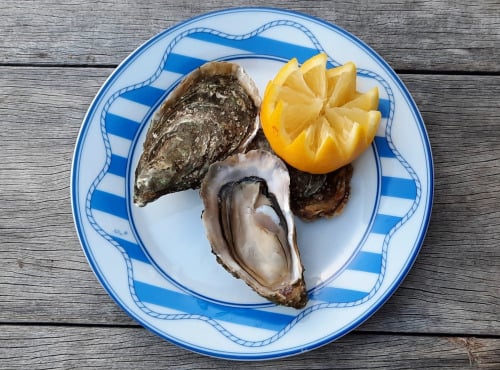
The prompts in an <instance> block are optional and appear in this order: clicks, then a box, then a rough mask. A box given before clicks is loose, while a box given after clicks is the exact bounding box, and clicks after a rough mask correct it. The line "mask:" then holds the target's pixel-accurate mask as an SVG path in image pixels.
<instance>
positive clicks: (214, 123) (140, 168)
mask: <svg viewBox="0 0 500 370" xmlns="http://www.w3.org/2000/svg"><path fill="white" fill-rule="evenodd" d="M259 108H260V96H259V93H258V89H257V87H256V86H255V83H254V82H253V81H252V79H251V78H250V77H249V76H248V75H247V73H246V72H245V71H244V70H243V68H242V67H241V66H239V65H237V64H234V63H229V62H209V63H206V64H204V65H203V66H201V67H199V68H198V69H196V70H194V71H193V72H191V73H190V74H189V75H188V76H187V77H186V78H185V79H184V80H183V81H182V82H181V83H180V84H179V86H177V87H176V88H175V89H174V91H172V93H171V94H170V95H169V96H168V97H167V99H166V100H165V102H163V104H162V105H161V106H160V107H159V108H158V110H157V111H156V112H155V114H154V117H153V119H152V122H151V125H150V127H149V129H148V132H147V134H146V139H145V142H144V145H143V152H142V155H141V157H140V159H139V163H138V165H137V168H136V171H135V184H134V203H135V204H136V205H138V206H144V205H145V204H146V203H148V202H151V201H153V200H155V199H157V198H158V197H160V196H162V195H165V194H169V193H173V192H177V191H182V190H186V189H191V188H197V187H199V185H200V182H201V180H202V178H203V176H204V175H205V173H206V172H207V170H208V167H209V166H210V164H212V163H213V162H216V161H218V160H222V159H224V158H226V157H227V156H229V155H231V154H233V153H236V152H240V151H243V150H244V149H245V147H246V146H247V144H248V143H249V142H250V141H251V140H252V138H253V137H254V135H255V133H256V132H257V129H258V125H259V123H258V112H259Z"/></svg>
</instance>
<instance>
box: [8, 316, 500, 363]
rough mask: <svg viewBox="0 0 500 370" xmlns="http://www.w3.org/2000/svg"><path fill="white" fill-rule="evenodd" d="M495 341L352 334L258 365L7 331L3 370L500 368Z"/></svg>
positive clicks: (127, 340)
mask: <svg viewBox="0 0 500 370" xmlns="http://www.w3.org/2000/svg"><path fill="white" fill-rule="evenodd" d="M499 348H500V339H498V338H475V337H442V336H430V337H427V336H404V335H392V336H387V335H375V334H362V333H352V334H348V335H347V336H345V337H343V338H341V339H340V340H338V341H336V342H333V343H330V344H327V345H325V346H323V347H322V348H319V349H316V350H313V351H310V352H306V353H303V354H300V355H298V356H294V357H290V358H285V359H280V360H274V361H262V362H252V363H251V362H246V363H241V362H234V361H228V360H221V359H215V358H208V357H205V356H201V355H199V354H195V353H192V352H190V351H188V350H184V349H179V348H178V347H176V346H174V345H173V344H171V343H169V342H167V341H164V340H162V339H161V338H159V337H157V336H155V335H154V334H152V333H149V332H148V331H146V330H144V329H142V328H113V327H60V326H29V327H27V326H16V325H12V326H10V325H9V326H5V327H3V328H2V330H1V331H0V359H2V365H1V366H2V368H5V369H12V370H15V369H23V370H24V369H27V368H29V369H73V368H75V369H161V368H177V369H194V368H195V369H222V368H224V369H241V368H243V369H323V368H330V369H331V368H335V369H373V368H380V369H412V370H413V369H430V368H437V369H466V368H471V367H473V368H483V369H487V368H489V369H498V367H499V366H500V352H499V351H498V349H499Z"/></svg>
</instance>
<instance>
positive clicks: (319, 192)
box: [247, 130, 353, 221]
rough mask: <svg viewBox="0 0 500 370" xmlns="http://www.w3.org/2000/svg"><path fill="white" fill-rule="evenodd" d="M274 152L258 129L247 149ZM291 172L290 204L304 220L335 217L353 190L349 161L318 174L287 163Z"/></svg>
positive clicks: (293, 210)
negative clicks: (336, 168) (328, 171)
mask: <svg viewBox="0 0 500 370" xmlns="http://www.w3.org/2000/svg"><path fill="white" fill-rule="evenodd" d="M252 149H263V150H267V151H270V152H272V149H271V146H270V145H269V142H268V141H267V139H266V136H265V135H264V132H263V131H262V130H259V131H258V133H257V135H256V136H255V138H254V140H253V141H252V142H251V143H250V144H249V145H248V147H247V150H252ZM287 168H288V172H289V174H290V207H291V209H292V212H293V213H294V214H295V215H296V216H298V217H300V218H301V219H302V220H304V221H314V220H316V219H318V218H321V217H333V216H337V215H339V214H340V213H342V211H343V209H344V206H345V205H346V203H347V201H348V200H349V196H350V192H351V185H350V183H351V177H352V172H353V167H352V165H351V164H347V165H345V166H344V167H341V168H339V169H338V170H335V171H333V172H330V173H327V174H324V175H315V174H311V173H307V172H303V171H300V170H298V169H296V168H294V167H292V166H289V165H287Z"/></svg>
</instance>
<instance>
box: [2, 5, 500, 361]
mask: <svg viewBox="0 0 500 370" xmlns="http://www.w3.org/2000/svg"><path fill="white" fill-rule="evenodd" d="M468 4H469V2H468V1H458V2H450V1H444V0H434V1H419V2H415V3H413V2H401V1H395V0H386V1H383V2H380V3H379V2H369V1H363V2H361V3H360V2H358V1H352V0H344V1H340V2H331V1H314V2H313V1H302V0H288V1H275V0H268V1H256V2H254V5H261V6H275V7H285V8H288V9H291V10H295V11H299V12H305V13H308V14H310V15H314V16H318V17H321V18H323V19H325V20H326V21H329V22H332V23H335V24H337V25H338V26H341V27H343V28H345V29H346V30H347V31H349V32H351V33H353V34H354V35H356V36H358V37H360V38H361V39H362V40H364V41H365V42H367V43H368V44H369V45H370V46H372V47H373V48H374V49H375V50H376V51H377V52H378V53H379V54H380V55H381V56H382V57H383V58H384V59H385V60H387V61H388V62H389V64H391V66H392V67H393V68H394V69H395V70H396V72H397V73H398V74H399V76H400V77H401V79H402V80H403V81H404V83H405V84H406V85H407V87H408V89H409V91H410V92H411V94H412V95H413V97H414V99H415V101H416V103H417V105H418V107H419V109H420V110H421V113H422V116H423V118H424V121H425V124H426V128H427V130H428V133H429V137H430V141H431V145H432V150H433V156H434V163H435V200H434V208H433V215H432V219H431V223H430V227H429V231H428V234H427V237H426V239H425V242H424V245H423V247H422V250H421V252H420V254H419V256H418V258H417V261H416V263H415V265H414V267H413V268H412V270H411V271H410V273H409V275H408V276H407V278H406V279H405V281H404V282H403V284H402V285H401V287H400V288H399V289H398V290H397V291H396V293H395V294H394V295H393V296H392V298H390V300H389V301H388V302H387V303H386V304H385V305H384V306H383V307H382V308H381V309H380V310H379V311H378V312H377V313H376V314H375V315H374V316H373V317H371V318H370V319H369V320H368V321H366V322H365V323H364V324H363V325H361V326H360V327H359V328H357V329H356V330H355V331H353V332H351V333H350V334H348V335H346V336H345V337H343V338H341V339H340V340H338V341H336V342H333V343H330V344H328V345H325V346H324V347H322V348H319V349H316V350H314V351H311V352H308V353H305V354H302V355H298V356H294V357H291V358H286V359H281V360H278V361H264V362H254V363H244V364H241V363H236V362H231V361H226V360H218V359H213V358H208V357H204V356H201V355H198V354H195V353H191V352H189V351H187V350H184V349H180V348H178V347H176V346H175V345H173V344H170V343H168V342H166V341H165V340H163V339H161V338H160V337H158V336H156V335H154V334H152V333H150V332H149V331H147V330H145V329H143V328H142V327H141V326H139V325H138V324H137V323H136V322H135V321H133V320H132V319H130V318H129V317H128V316H127V314H126V313H125V312H123V311H122V310H121V309H120V308H119V307H118V306H117V305H116V304H115V303H114V302H113V300H112V299H111V298H110V297H109V296H108V294H107V293H106V292H105V291H104V289H103V288H102V287H101V285H100V284H99V282H98V280H97V279H96V277H95V276H94V273H93V272H92V271H91V269H90V266H89V265H88V263H87V261H86V259H85V256H84V254H83V252H82V249H81V247H80V244H79V242H78V239H77V236H76V233H75V228H74V226H73V219H72V214H71V207H70V167H71V161H72V155H73V149H74V145H75V142H76V138H77V135H78V131H79V129H80V125H81V123H82V119H83V117H84V114H85V112H86V110H87V108H88V107H89V104H90V102H91V100H92V99H93V97H94V96H95V94H96V93H97V91H98V89H99V87H100V86H101V85H102V84H103V82H104V81H105V79H106V78H107V76H108V75H109V74H110V73H111V72H112V71H113V69H114V68H115V67H116V65H117V64H118V63H119V62H120V61H122V60H123V59H124V58H125V57H126V56H127V55H128V54H129V53H130V52H132V51H133V50H134V49H135V48H136V47H138V46H139V45H140V44H141V43H143V42H144V41H145V40H147V39H149V38H150V37H152V36H153V35H155V34H156V33H158V32H160V31H161V30H163V29H165V28H168V27H170V26H172V25H175V24H176V23H178V22H180V21H182V20H184V19H186V18H189V17H192V16H195V15H198V14H200V13H203V12H206V11H212V10H216V9H221V8H224V7H227V6H228V3H227V2H226V3H225V2H223V1H218V0H209V1H203V2H198V1H192V0H187V1H184V2H181V1H165V0H162V1H159V0H147V1H137V2H135V1H123V0H121V1H116V0H106V1H95V0H88V1H69V0H67V1H63V0H47V1H43V2H42V1H17V0H4V1H3V2H2V5H1V7H0V50H1V52H0V138H1V147H0V163H1V165H0V242H1V244H0V368H2V369H42V368H43V369H55V368H64V369H68V368H92V369H95V368H102V369H108V368H119V369H151V368H153V369H156V368H166V367H170V366H172V367H174V366H175V367H178V368H184V369H192V368H193V369H194V368H197V369H200V368H203V369H208V368H210V369H212V368H240V367H245V368H246V367H248V368H269V369H271V368H272V369H276V368H283V369H305V368H314V369H320V368H333V367H335V368H341V369H362V368H411V369H416V368H430V367H435V368H440V369H444V368H453V369H456V368H468V367H485V368H496V369H499V368H500V305H499V304H500V300H499V296H500V98H499V96H500V62H499V61H500V52H499V50H500V3H499V2H498V0H482V1H479V2H477V3H474V2H471V4H472V5H468ZM231 5H233V6H238V5H246V3H245V2H243V1H239V0H234V1H233V2H232V4H231Z"/></svg>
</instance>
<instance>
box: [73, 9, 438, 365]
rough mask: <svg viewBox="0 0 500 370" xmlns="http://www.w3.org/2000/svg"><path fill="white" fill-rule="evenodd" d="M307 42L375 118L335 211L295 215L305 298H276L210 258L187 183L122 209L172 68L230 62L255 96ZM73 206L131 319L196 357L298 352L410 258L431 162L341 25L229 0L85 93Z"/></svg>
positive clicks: (386, 85)
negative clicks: (344, 75)
mask: <svg viewBox="0 0 500 370" xmlns="http://www.w3.org/2000/svg"><path fill="white" fill-rule="evenodd" d="M319 51H322V52H325V53H326V54H327V55H328V57H329V64H330V66H336V65H340V64H343V63H346V62H348V61H354V62H355V63H356V65H357V67H358V81H357V84H358V89H359V90H362V91H363V90H367V89H369V88H370V87H372V86H378V88H379V91H380V105H379V109H380V111H381V112H382V122H381V125H380V129H379V131H378V132H377V136H376V137H375V140H374V143H373V145H372V146H371V148H370V149H368V150H367V151H366V152H365V153H364V154H363V155H362V156H361V157H360V158H359V159H357V160H356V161H355V162H354V163H353V166H354V174H353V178H352V182H351V185H352V192H351V199H350V200H349V202H348V204H347V206H346V208H345V210H344V212H343V213H342V214H341V215H340V216H338V217H336V218H333V219H330V220H320V221H317V222H314V223H309V224H305V223H301V222H300V221H297V235H298V243H299V248H300V250H301V255H302V258H303V263H304V266H305V279H306V283H307V286H308V294H309V303H308V304H307V306H306V307H305V308H304V309H301V310H296V309H293V308H287V307H280V306H276V305H274V304H271V303H269V302H267V301H266V300H264V299H263V298H261V297H260V296H258V295H257V294H255V293H254V292H253V291H252V290H251V289H249V288H248V287H247V286H246V285H245V284H244V283H243V282H242V281H240V280H237V279H235V278H233V277H232V276H231V275H230V274H228V273H227V272H225V271H224V269H223V268H222V267H221V266H220V265H218V264H217V262H216V261H215V257H214V256H213V255H212V254H211V251H210V246H209V244H208V241H207V240H206V237H205V234H204V230H203V226H202V224H201V220H200V214H201V211H202V205H201V201H200V199H199V196H198V192H197V191H196V190H189V191H184V192H180V193H176V194H171V195H168V196H164V197H162V198H160V199H159V200H158V201H156V202H154V203H152V204H150V205H148V206H146V207H144V208H138V207H135V206H134V205H133V204H132V201H131V198H132V196H131V194H132V189H133V186H132V185H133V180H134V170H135V166H136V164H137V161H138V158H139V156H140V153H141V150H142V143H143V141H144V137H145V133H146V128H147V127H148V124H149V121H150V118H151V116H152V114H153V112H154V111H155V110H156V109H157V107H158V106H159V104H160V102H161V101H162V100H163V99H164V98H165V97H166V96H167V95H168V94H169V92H170V91H171V90H172V89H173V88H174V87H175V86H176V85H177V84H178V83H179V81H180V80H181V79H182V78H183V76H184V75H186V74H187V73H189V72H190V71H192V70H193V69H195V68H196V67H198V66H200V65H201V64H203V63H205V62H207V61H212V60H230V61H233V62H236V63H239V64H241V65H242V66H243V67H244V68H245V69H246V71H247V72H248V73H249V74H250V76H251V77H252V78H253V79H254V80H255V82H256V84H257V86H258V87H259V89H260V92H261V94H262V91H263V89H264V87H265V85H266V83H267V81H268V80H270V79H271V78H272V77H273V76H274V75H275V74H276V72H277V71H278V69H279V68H280V67H281V66H282V65H283V64H284V63H285V62H286V61H287V60H289V59H290V58H292V57H297V58H298V59H299V62H303V61H304V60H306V59H308V58H309V57H311V56H313V55H315V54H317V53H318V52H319ZM71 182H72V183H71V185H72V186H71V196H72V207H73V215H74V220H75V224H76V229H77V233H78V236H79V238H80V241H81V244H82V247H83V251H84V252H85V255H86V257H87V259H88V261H89V263H90V266H91V267H92V269H93V271H94V272H95V274H96V275H97V277H98V279H99V280H100V282H101V283H102V285H103V286H104V288H105V289H106V290H107V291H108V293H109V294H110V295H111V297H113V299H114V300H115V301H116V302H117V304H118V305H119V306H121V307H122V308H123V310H125V311H126V312H127V313H128V314H129V315H130V316H132V317H133V318H134V319H136V320H137V321H138V322H139V323H140V324H142V325H143V326H144V327H146V328H148V329H150V330H152V331H153V332H155V333H157V334H158V335H160V336H161V337H163V338H165V339H167V340H169V341H171V342H173V343H175V344H177V345H179V346H181V347H184V348H187V349H190V350H193V351H196V352H198V353H202V354H206V355H210V356H215V357H221V358H226V359H238V360H256V359H268V358H278V357H284V356H290V355H293V354H297V353H302V352H304V351H307V350H311V349H314V348H317V347H319V346H321V345H324V344H326V343H329V342H331V341H333V340H335V339H337V338H339V337H341V336H342V335H344V334H346V333H348V332H349V331H351V330H352V329H353V328H355V327H356V326H358V325H359V324H361V323H362V322H363V321H365V320H366V319H367V318H368V317H369V316H370V315H372V314H373V313H374V312H375V311H376V310H377V309H378V308H380V307H381V305H382V304H383V303H384V302H385V301H386V300H387V299H388V298H389V296H390V295H391V294H392V293H393V292H394V290H395V289H396V288H397V286H398V285H399V284H400V283H401V281H402V279H403V278H404V277H405V275H406V274H407V272H408V270H409V269H410V267H411V265H412V264H413V262H414V260H415V258H416V256H417V254H418V251H419V249H420V246H421V245H422V242H423V238H424V235H425V232H426V229H427V225H428V222H429V217H430V213H431V206H432V195H433V165H432V156H431V149H430V145H429V140H428V137H427V133H426V130H425V127H424V123H423V121H422V118H421V116H420V114H419V112H418V109H417V107H416V105H415V103H414V102H413V100H412V98H411V96H410V94H409V93H408V91H407V89H406V88H405V86H404V85H403V83H402V82H401V81H400V79H399V78H398V77H397V75H396V74H395V72H394V71H393V70H392V69H391V68H390V67H389V65H388V64H387V63H386V62H385V61H384V60H383V59H382V58H381V57H380V56H378V55H377V54H376V53H375V52H374V51H373V50H372V49H370V48H369V47H368V46H367V45H365V44H364V43H363V42H362V41H360V40H359V39H357V38H356V37H354V36H353V35H351V34H349V33H348V32H346V31H345V30H343V29H341V28H339V27H337V26H335V25H332V24H329V23H326V22H324V21H322V20H320V19H316V18H312V17H309V16H307V15H304V14H299V13H295V12H290V11H285V10H277V9H268V8H237V9H228V10H223V11H217V12H213V13H209V14H204V15H201V16H199V17H196V18H193V19H190V20H188V21H186V22H183V23H181V24H179V25H177V26H175V27H172V28H170V29H168V30H165V31H164V32H161V33H160V34H158V35H156V36H154V37H153V38H152V39H150V40H149V41H147V42H146V43H145V44H143V45H142V46H140V47H139V48H138V49H137V50H135V51H134V52H133V53H132V54H131V55H130V56H129V57H128V58H126V59H125V60H124V61H123V62H122V63H121V64H120V65H119V66H118V67H117V68H116V70H115V71H114V72H113V73H112V75H111V76H110V77H109V78H108V80H107V81H106V82H105V83H104V85H103V86H102V88H101V89H100V90H99V92H98V94H97V96H96V97H95V99H94V101H93V102H92V104H91V106H90V108H89V110H88V112H87V115H86V116H85V118H84V120H83V124H82V127H81V131H80V134H79V137H78V140H77V143H76V147H75V153H74V158H73V166H72V180H71Z"/></svg>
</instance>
